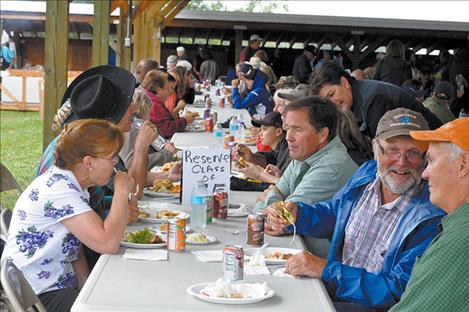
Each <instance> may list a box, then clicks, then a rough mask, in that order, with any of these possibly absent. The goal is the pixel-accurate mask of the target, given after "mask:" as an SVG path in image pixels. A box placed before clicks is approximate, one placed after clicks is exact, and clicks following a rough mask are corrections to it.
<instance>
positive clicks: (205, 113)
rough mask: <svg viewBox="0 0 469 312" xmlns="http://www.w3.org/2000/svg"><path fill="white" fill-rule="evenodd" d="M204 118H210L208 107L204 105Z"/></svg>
mask: <svg viewBox="0 0 469 312" xmlns="http://www.w3.org/2000/svg"><path fill="white" fill-rule="evenodd" d="M203 117H204V119H207V118H210V108H208V107H206V108H205V109H204V116H203Z"/></svg>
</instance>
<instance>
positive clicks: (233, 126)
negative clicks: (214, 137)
mask: <svg viewBox="0 0 469 312" xmlns="http://www.w3.org/2000/svg"><path fill="white" fill-rule="evenodd" d="M238 130H239V124H238V120H237V118H236V116H233V117H231V120H230V134H231V135H232V136H234V137H235V138H236V137H237V135H238Z"/></svg>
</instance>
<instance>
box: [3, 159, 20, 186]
mask: <svg viewBox="0 0 469 312" xmlns="http://www.w3.org/2000/svg"><path fill="white" fill-rule="evenodd" d="M9 190H18V192H20V193H22V192H23V190H22V189H21V187H20V186H19V184H18V182H16V179H15V177H13V175H12V174H11V172H10V170H8V168H7V167H5V166H4V165H3V164H2V163H0V192H5V191H9Z"/></svg>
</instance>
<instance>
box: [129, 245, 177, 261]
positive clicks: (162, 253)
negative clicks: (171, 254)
mask: <svg viewBox="0 0 469 312" xmlns="http://www.w3.org/2000/svg"><path fill="white" fill-rule="evenodd" d="M124 259H126V260H150V261H151V260H152V261H167V260H168V251H167V250H161V249H159V250H157V249H151V250H150V249H149V250H138V249H130V248H128V249H127V250H126V252H125V254H124Z"/></svg>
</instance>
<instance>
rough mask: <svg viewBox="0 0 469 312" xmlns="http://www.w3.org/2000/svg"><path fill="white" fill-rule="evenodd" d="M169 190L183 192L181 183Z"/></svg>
mask: <svg viewBox="0 0 469 312" xmlns="http://www.w3.org/2000/svg"><path fill="white" fill-rule="evenodd" d="M169 191H170V192H171V193H174V194H179V193H180V192H181V184H176V185H174V186H173V188H172V189H171V190H169Z"/></svg>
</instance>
